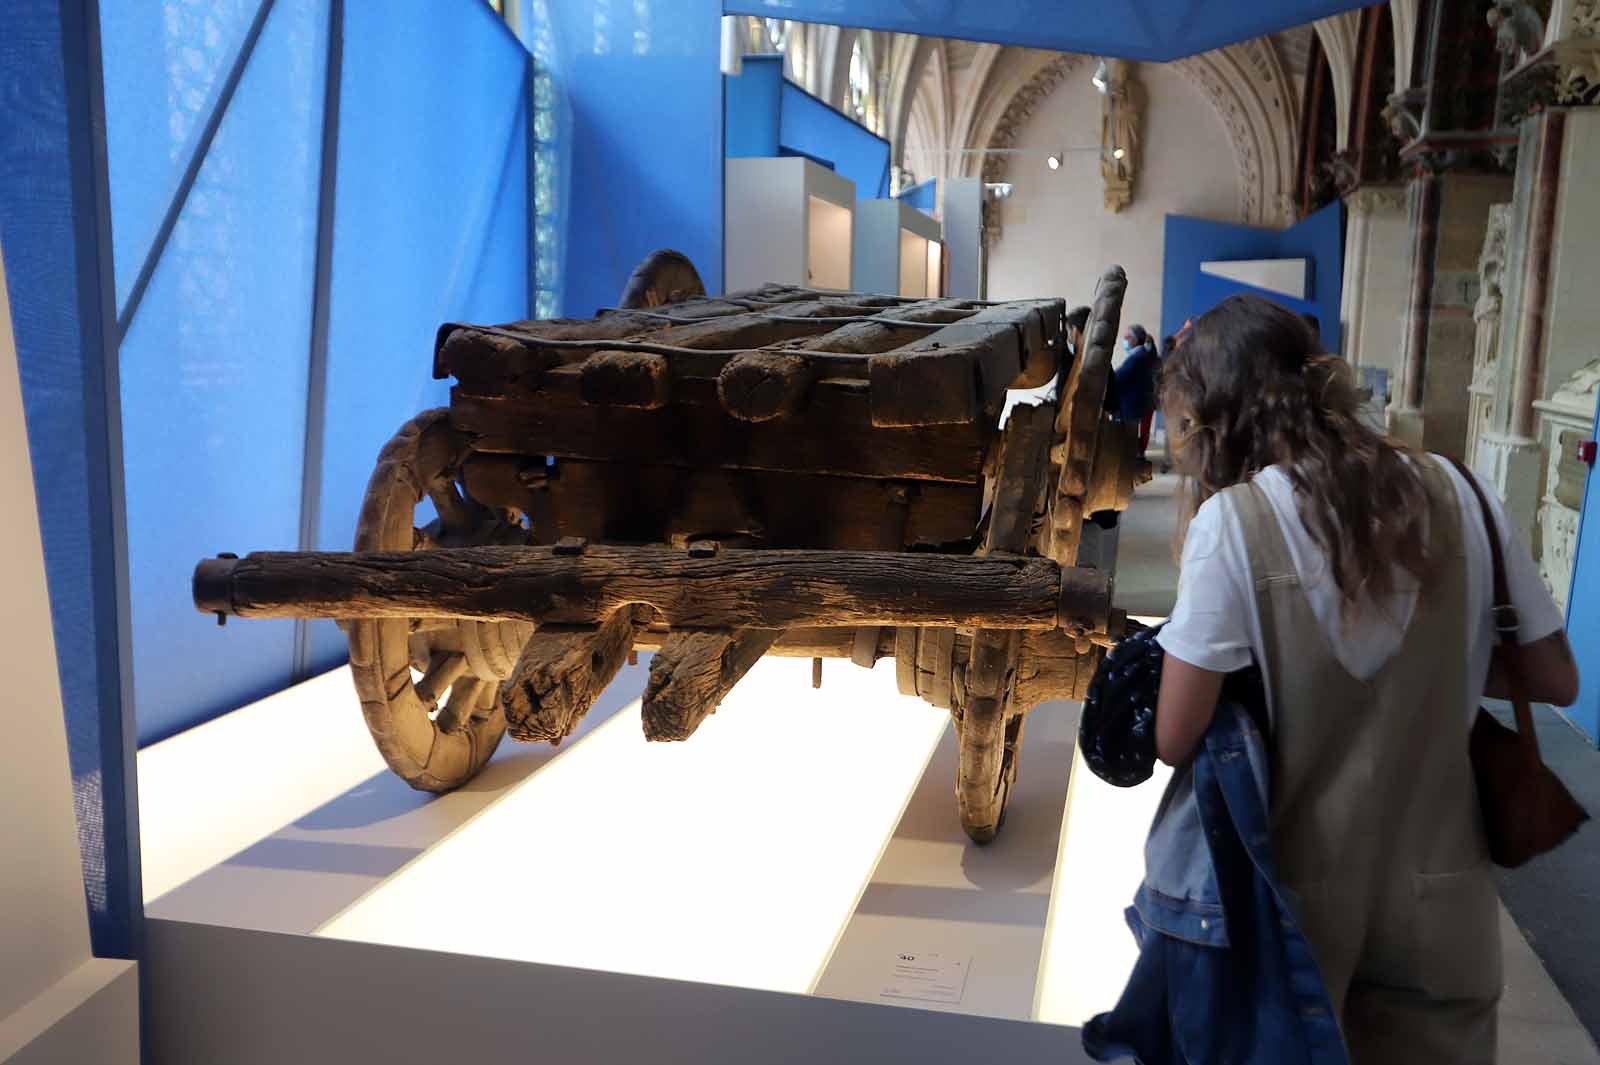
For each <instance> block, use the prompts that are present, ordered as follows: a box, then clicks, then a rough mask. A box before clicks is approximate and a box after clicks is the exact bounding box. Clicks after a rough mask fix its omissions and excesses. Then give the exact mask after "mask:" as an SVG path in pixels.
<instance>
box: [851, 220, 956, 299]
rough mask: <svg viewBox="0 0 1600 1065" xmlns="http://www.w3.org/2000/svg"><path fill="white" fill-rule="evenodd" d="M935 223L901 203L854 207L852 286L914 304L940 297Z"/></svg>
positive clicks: (939, 253)
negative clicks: (853, 279) (889, 294)
mask: <svg viewBox="0 0 1600 1065" xmlns="http://www.w3.org/2000/svg"><path fill="white" fill-rule="evenodd" d="M942 234H943V231H942V229H941V227H940V225H939V221H938V219H936V218H933V217H932V216H930V215H928V214H926V213H924V212H922V211H919V210H917V209H916V208H915V207H912V206H911V205H909V204H907V203H905V202H903V201H901V200H862V201H861V202H860V203H858V204H856V227H855V287H856V288H858V289H860V290H861V291H863V292H883V293H893V294H894V295H898V296H910V297H913V298H917V299H924V298H927V297H936V296H941V295H943V294H944V244H943V240H942Z"/></svg>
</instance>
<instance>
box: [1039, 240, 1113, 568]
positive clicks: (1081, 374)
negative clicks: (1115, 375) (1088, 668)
mask: <svg viewBox="0 0 1600 1065" xmlns="http://www.w3.org/2000/svg"><path fill="white" fill-rule="evenodd" d="M1127 288H1128V278H1127V275H1126V274H1125V273H1123V271H1122V268H1121V267H1120V266H1113V267H1111V268H1110V269H1109V270H1107V271H1106V272H1105V273H1104V274H1103V275H1102V276H1101V278H1100V282H1099V284H1098V285H1097V286H1096V287H1095V298H1094V304H1093V306H1092V309H1091V312H1090V315H1089V323H1088V326H1087V327H1086V328H1085V330H1084V337H1083V352H1082V354H1081V355H1080V356H1079V357H1078V359H1077V360H1076V361H1075V362H1074V363H1073V365H1072V372H1071V373H1069V374H1068V375H1067V383H1066V386H1065V388H1064V390H1063V395H1062V397H1061V405H1060V408H1059V411H1060V413H1059V414H1058V415H1057V418H1056V435H1057V437H1058V438H1059V440H1060V446H1059V450H1058V453H1057V454H1058V460H1059V461H1058V473H1057V479H1056V486H1055V489H1054V491H1053V493H1052V498H1051V500H1050V506H1049V510H1048V513H1049V525H1048V529H1047V534H1046V537H1045V545H1044V546H1045V554H1047V555H1049V556H1050V557H1051V558H1053V559H1055V560H1056V561H1057V562H1060V563H1061V564H1062V565H1072V564H1073V563H1074V562H1076V561H1077V557H1078V545H1079V543H1080V542H1081V540H1082V537H1083V521H1084V519H1085V518H1086V517H1088V515H1089V513H1090V512H1089V511H1088V510H1086V508H1085V501H1084V496H1085V494H1086V493H1087V492H1088V491H1089V488H1090V482H1091V473H1092V472H1093V469H1094V463H1095V452H1096V449H1097V447H1098V444H1099V437H1100V432H1101V426H1102V423H1103V421H1104V419H1105V414H1104V402H1105V395H1106V388H1107V384H1108V382H1109V381H1110V378H1111V352H1112V349H1113V348H1114V347H1115V345H1116V342H1117V331H1118V329H1119V328H1120V327H1121V321H1122V298H1123V296H1124V294H1126V292H1127Z"/></svg>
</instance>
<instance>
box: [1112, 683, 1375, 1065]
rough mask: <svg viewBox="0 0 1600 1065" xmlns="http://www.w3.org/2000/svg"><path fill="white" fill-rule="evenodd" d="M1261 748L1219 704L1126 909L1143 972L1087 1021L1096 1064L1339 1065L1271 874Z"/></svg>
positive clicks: (1339, 1046) (1236, 708) (1313, 967)
mask: <svg viewBox="0 0 1600 1065" xmlns="http://www.w3.org/2000/svg"><path fill="white" fill-rule="evenodd" d="M1267 785H1268V763H1267V753H1266V744H1265V742H1264V740H1263V739H1262V735H1261V732H1260V730H1259V729H1258V728H1257V726H1256V724H1255V722H1254V721H1253V720H1252V719H1251V717H1250V714H1249V713H1248V712H1247V710H1246V709H1245V708H1244V707H1243V706H1242V705H1241V704H1240V703H1238V702H1236V701H1234V700H1233V699H1230V698H1228V697H1227V696H1226V695H1224V697H1223V699H1222V700H1221V701H1220V702H1219V704H1218V706H1217V713H1216V717H1215V718H1214V719H1213V721H1212V724H1211V727H1210V729H1209V730H1208V731H1207V732H1206V735H1205V740H1204V742H1203V743H1202V745H1201V748H1200V750H1199V751H1198V752H1197V753H1196V755H1195V757H1194V760H1193V761H1192V762H1191V763H1190V764H1189V765H1188V766H1186V767H1184V768H1183V769H1181V770H1179V771H1178V772H1177V773H1176V774H1175V775H1174V776H1173V778H1172V781H1171V783H1170V784H1169V785H1168V787H1167V791H1166V794H1165V795H1164V796H1163V797H1162V800H1161V806H1160V808H1159V810H1158V811H1157V813H1156V818H1155V822H1154V823H1153V824H1152V826H1151V828H1150V835H1149V838H1148V840H1147V841H1146V844H1145V880H1144V883H1143V884H1142V885H1141V886H1140V887H1139V890H1138V893H1137V894H1136V895H1135V896H1134V902H1133V905H1132V906H1131V907H1129V909H1128V911H1127V919H1128V924H1129V927H1131V928H1132V930H1133V934H1134V937H1135V938H1136V939H1137V940H1138V942H1139V961H1138V963H1137V964H1136V965H1135V966H1134V970H1133V975H1132V976H1131V977H1130V978H1129V980H1128V986H1127V987H1126V988H1125V989H1124V991H1123V993H1122V998H1121V999H1120V1000H1119V1001H1118V1003H1117V1005H1116V1008H1115V1009H1113V1010H1112V1011H1111V1012H1110V1013H1102V1014H1100V1015H1099V1016H1098V1017H1095V1018H1094V1019H1093V1020H1091V1021H1090V1022H1089V1024H1088V1026H1087V1027H1085V1028H1084V1031H1083V1045H1084V1049H1085V1050H1086V1051H1087V1052H1088V1053H1089V1055H1090V1056H1091V1057H1093V1058H1094V1059H1095V1060H1097V1061H1111V1060H1115V1059H1117V1058H1120V1057H1133V1058H1134V1059H1135V1060H1136V1061H1138V1062H1140V1063H1142V1065H1348V1062H1349V1056H1348V1054H1347V1052H1346V1050H1345V1045H1344V1040H1343V1038H1342V1037H1341V1036H1340V1034H1339V1026H1338V1021H1337V1019H1336V1018H1335V1017H1334V1015H1333V1006H1332V1003H1331V1002H1330V1000H1329V998H1328V992H1327V988H1326V986H1325V984H1324V982H1323V979H1322V973H1321V971H1320V970H1319V969H1318V967H1317V963H1316V959H1315V958H1314V957H1313V956H1312V954H1311V947H1310V944H1309V943H1307V942H1306V938H1305V936H1304V934H1303V933H1302V932H1301V931H1300V926H1299V924H1298V923H1297V922H1296V920H1295V917H1294V915H1293V913H1292V912H1291V910H1290V907H1289V905H1288V902H1287V900H1286V898H1285V896H1284V892H1283V890H1282V889H1281V888H1280V887H1279V885H1278V883H1277V878H1276V874H1275V873H1274V871H1273V862H1272V853H1271V848H1270V845H1269V836H1268V828H1269V823H1268V820H1267V809H1268V794H1269V793H1268V787H1267Z"/></svg>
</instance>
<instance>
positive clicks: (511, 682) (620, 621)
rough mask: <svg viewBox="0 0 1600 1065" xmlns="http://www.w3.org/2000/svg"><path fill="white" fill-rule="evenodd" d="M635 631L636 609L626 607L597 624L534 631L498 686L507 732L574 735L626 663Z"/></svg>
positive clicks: (550, 739)
mask: <svg viewBox="0 0 1600 1065" xmlns="http://www.w3.org/2000/svg"><path fill="white" fill-rule="evenodd" d="M634 629H635V619H634V616H633V612H632V611H631V610H627V609H622V610H617V611H614V612H613V613H612V614H611V616H610V617H608V618H606V620H605V621H604V622H603V623H601V624H600V626H599V627H598V628H579V629H563V628H556V627H546V628H542V629H540V630H539V631H538V632H535V633H534V634H533V636H532V638H531V639H529V641H528V643H527V645H526V646H524V647H523V649H522V655H521V656H520V657H519V658H518V659H517V665H516V668H515V669H514V670H512V673H511V676H510V678H509V679H507V680H506V682H505V684H504V685H503V686H502V687H501V689H500V705H501V708H502V709H503V710H504V711H505V715H506V730H507V731H508V732H510V733H511V735H512V736H513V737H514V738H515V739H519V740H522V741H524V742H530V743H537V742H546V743H560V742H561V741H562V740H563V739H565V738H566V737H568V736H570V735H572V730H573V729H575V728H577V727H578V722H579V721H581V720H583V716H584V715H585V714H587V713H588V712H589V708H590V707H591V706H593V705H594V701H595V700H596V699H598V698H599V697H600V693H601V692H603V691H605V690H606V685H608V684H610V683H611V680H612V678H613V677H615V676H616V675H617V671H618V670H620V669H621V668H622V664H623V663H624V662H625V661H627V658H628V651H629V649H630V648H632V646H633V633H634Z"/></svg>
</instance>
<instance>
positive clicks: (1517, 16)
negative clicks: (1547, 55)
mask: <svg viewBox="0 0 1600 1065" xmlns="http://www.w3.org/2000/svg"><path fill="white" fill-rule="evenodd" d="M1485 17H1486V18H1487V19H1488V21H1489V25H1490V26H1492V27H1494V46H1495V48H1496V49H1498V50H1499V51H1500V53H1501V54H1502V55H1508V56H1512V57H1514V58H1515V60H1516V61H1517V62H1519V63H1520V62H1521V61H1522V60H1524V59H1526V58H1527V57H1528V56H1530V55H1532V54H1533V53H1534V52H1537V51H1538V50H1539V49H1540V48H1541V47H1542V46H1543V45H1544V19H1542V18H1540V17H1539V12H1537V11H1535V10H1534V9H1533V5H1532V4H1530V3H1528V2H1527V0H1495V4H1494V6H1493V7H1491V8H1490V9H1489V13H1488V15H1486V16H1485Z"/></svg>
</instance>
